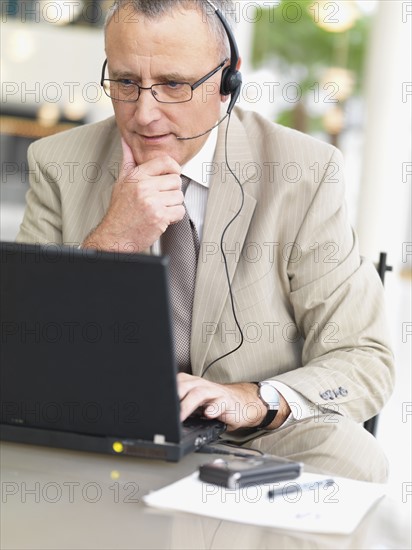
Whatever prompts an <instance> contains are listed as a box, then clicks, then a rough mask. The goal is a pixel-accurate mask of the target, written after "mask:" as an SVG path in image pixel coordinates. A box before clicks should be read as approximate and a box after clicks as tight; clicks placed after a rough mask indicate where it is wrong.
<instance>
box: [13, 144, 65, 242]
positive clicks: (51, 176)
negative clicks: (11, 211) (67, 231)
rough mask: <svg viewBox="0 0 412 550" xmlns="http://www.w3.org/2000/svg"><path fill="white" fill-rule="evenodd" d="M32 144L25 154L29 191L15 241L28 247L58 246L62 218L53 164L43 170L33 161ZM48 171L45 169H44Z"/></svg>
mask: <svg viewBox="0 0 412 550" xmlns="http://www.w3.org/2000/svg"><path fill="white" fill-rule="evenodd" d="M34 149H35V144H32V145H31V146H30V147H29V149H28V153H27V158H28V163H29V174H30V189H29V191H28V192H27V195H26V210H25V213H24V218H23V222H22V224H21V226H20V231H19V233H18V235H17V239H16V240H17V241H18V242H24V243H30V244H36V243H39V244H47V243H50V242H52V243H57V244H61V243H62V216H61V200H60V190H59V187H58V182H57V180H58V177H56V176H58V173H59V170H60V167H59V165H58V164H57V163H49V165H48V167H47V165H46V169H45V168H44V167H43V166H41V165H40V163H38V162H37V161H36V159H35V153H34ZM47 168H48V169H47Z"/></svg>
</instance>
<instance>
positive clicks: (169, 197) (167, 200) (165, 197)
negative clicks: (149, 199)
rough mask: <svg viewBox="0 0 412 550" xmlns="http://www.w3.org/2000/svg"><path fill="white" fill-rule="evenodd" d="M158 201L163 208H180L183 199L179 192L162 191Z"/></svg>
mask: <svg viewBox="0 0 412 550" xmlns="http://www.w3.org/2000/svg"><path fill="white" fill-rule="evenodd" d="M160 200H161V201H162V203H163V204H164V205H165V206H168V207H169V206H182V204H183V203H184V200H185V197H184V195H183V193H182V192H181V191H162V193H161V195H160Z"/></svg>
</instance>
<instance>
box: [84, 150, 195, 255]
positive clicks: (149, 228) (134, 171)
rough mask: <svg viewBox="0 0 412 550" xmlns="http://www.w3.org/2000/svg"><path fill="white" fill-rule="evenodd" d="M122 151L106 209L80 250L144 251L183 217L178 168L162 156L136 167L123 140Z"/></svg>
mask: <svg viewBox="0 0 412 550" xmlns="http://www.w3.org/2000/svg"><path fill="white" fill-rule="evenodd" d="M122 148H123V162H122V168H121V171H120V175H119V179H118V180H117V182H116V183H115V185H114V187H113V192H112V197H111V201H110V206H109V209H108V211H107V213H106V215H105V216H104V218H103V220H102V221H101V222H100V224H99V225H98V226H97V227H96V229H95V230H94V231H92V232H91V233H90V234H89V235H88V237H87V238H86V239H85V241H84V242H83V244H82V248H98V249H100V250H111V251H116V252H126V253H127V252H130V253H137V252H143V251H144V250H146V249H148V248H149V247H150V246H151V245H152V244H153V243H154V242H155V241H157V239H158V238H159V237H160V236H161V235H162V234H163V233H164V232H165V231H166V229H167V227H168V226H169V225H170V224H172V223H176V222H178V221H180V220H181V219H182V218H183V216H184V214H185V208H184V206H183V201H184V196H183V193H182V190H181V189H182V180H181V178H180V174H181V167H180V165H179V164H178V163H177V162H176V161H175V160H174V159H173V158H172V157H170V156H168V155H163V156H161V157H157V158H153V159H151V160H148V161H147V162H144V163H143V164H140V165H139V166H138V165H137V164H136V162H135V160H134V157H133V153H132V151H131V149H130V147H129V146H128V145H127V143H126V142H125V141H124V140H123V139H122Z"/></svg>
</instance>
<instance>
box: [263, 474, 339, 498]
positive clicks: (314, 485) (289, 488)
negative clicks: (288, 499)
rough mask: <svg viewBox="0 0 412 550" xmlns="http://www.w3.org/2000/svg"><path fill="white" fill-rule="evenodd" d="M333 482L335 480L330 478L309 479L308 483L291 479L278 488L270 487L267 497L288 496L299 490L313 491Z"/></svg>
mask: <svg viewBox="0 0 412 550" xmlns="http://www.w3.org/2000/svg"><path fill="white" fill-rule="evenodd" d="M333 483H335V481H334V480H333V479H332V478H328V479H321V480H319V481H311V482H310V483H298V482H296V481H291V482H288V483H286V484H285V485H284V486H283V487H280V488H279V489H271V490H270V491H268V498H274V497H279V496H282V495H288V496H289V495H291V494H293V493H298V492H299V491H314V490H317V489H319V488H320V487H322V488H326V487H327V486H328V485H332V484H333Z"/></svg>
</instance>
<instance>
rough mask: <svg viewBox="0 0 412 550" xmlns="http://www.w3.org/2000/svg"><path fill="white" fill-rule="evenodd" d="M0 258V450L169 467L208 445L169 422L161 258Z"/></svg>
mask: <svg viewBox="0 0 412 550" xmlns="http://www.w3.org/2000/svg"><path fill="white" fill-rule="evenodd" d="M0 254H1V364H0V365H1V390H0V391H1V412H0V415H1V416H0V421H1V426H0V437H1V439H3V440H7V441H14V442H26V443H32V444H40V445H50V446H56V447H64V448H70V449H78V450H86V451H97V452H107V453H112V454H124V455H129V456H130V455H133V456H139V457H149V458H159V459H165V460H172V461H177V460H179V459H180V458H181V457H183V456H184V455H185V454H187V453H189V452H192V451H195V450H197V449H199V448H200V447H202V446H203V445H204V444H206V443H209V442H210V441H214V440H216V439H217V438H218V436H219V434H220V433H221V432H222V431H223V430H224V425H223V424H222V423H220V422H218V421H211V420H206V419H202V418H200V417H193V418H192V417H191V418H190V419H188V421H186V422H185V423H184V424H183V425H182V424H181V422H180V420H179V398H178V394H177V387H176V372H177V368H176V362H175V359H174V351H173V349H174V347H173V333H172V322H171V311H170V306H169V286H168V258H167V257H155V256H148V255H128V254H118V253H115V252H113V253H109V252H100V251H92V250H78V249H73V248H69V247H62V246H56V245H46V246H40V245H27V244H16V243H0Z"/></svg>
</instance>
